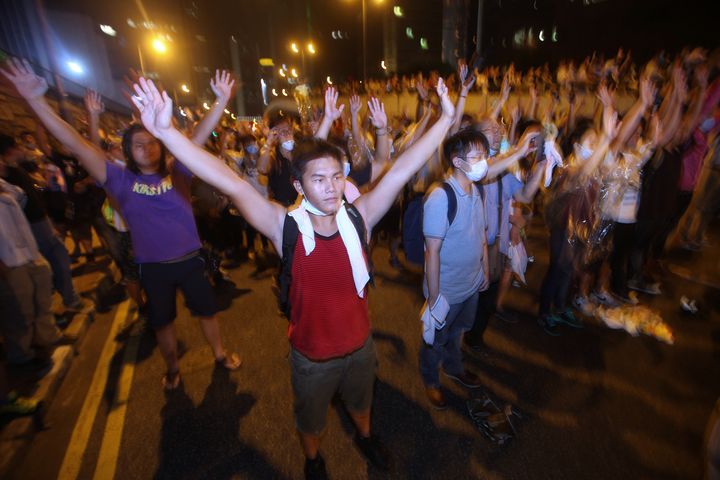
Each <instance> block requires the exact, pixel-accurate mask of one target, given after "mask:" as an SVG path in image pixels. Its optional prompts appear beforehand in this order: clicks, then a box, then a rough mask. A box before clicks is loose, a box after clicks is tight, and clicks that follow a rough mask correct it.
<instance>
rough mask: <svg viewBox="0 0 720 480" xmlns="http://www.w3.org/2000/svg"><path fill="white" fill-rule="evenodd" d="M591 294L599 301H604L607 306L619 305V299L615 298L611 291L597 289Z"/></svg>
mask: <svg viewBox="0 0 720 480" xmlns="http://www.w3.org/2000/svg"><path fill="white" fill-rule="evenodd" d="M591 296H592V298H593V300H595V301H596V302H597V303H602V304H603V305H605V306H606V307H617V306H618V305H619V303H618V301H617V300H616V299H615V298H613V296H612V295H611V294H610V292H607V291H605V290H596V291H594V292H593V293H592V294H591Z"/></svg>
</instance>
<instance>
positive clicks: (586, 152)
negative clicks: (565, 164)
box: [575, 143, 594, 161]
mask: <svg viewBox="0 0 720 480" xmlns="http://www.w3.org/2000/svg"><path fill="white" fill-rule="evenodd" d="M575 148H576V149H577V152H578V156H579V157H580V160H583V161H584V160H587V159H589V158H590V157H592V154H593V153H594V152H593V151H592V150H590V149H589V148H587V147H586V146H585V145H580V144H579V143H576V144H575Z"/></svg>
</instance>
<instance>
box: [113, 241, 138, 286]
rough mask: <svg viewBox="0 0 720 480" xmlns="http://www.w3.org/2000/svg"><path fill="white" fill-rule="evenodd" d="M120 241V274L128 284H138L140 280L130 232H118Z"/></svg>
mask: <svg viewBox="0 0 720 480" xmlns="http://www.w3.org/2000/svg"><path fill="white" fill-rule="evenodd" d="M117 236H118V239H119V241H120V259H119V260H120V262H119V267H120V272H121V273H122V277H123V280H125V281H127V282H137V281H138V280H139V279H140V273H139V272H138V265H137V263H135V256H134V255H133V249H132V240H130V232H117Z"/></svg>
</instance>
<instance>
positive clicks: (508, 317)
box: [495, 310, 518, 323]
mask: <svg viewBox="0 0 720 480" xmlns="http://www.w3.org/2000/svg"><path fill="white" fill-rule="evenodd" d="M495 316H496V317H497V318H499V319H500V320H502V321H503V322H506V323H517V322H518V319H517V317H516V316H515V315H514V314H513V313H512V312H509V311H507V310H497V311H496V312H495Z"/></svg>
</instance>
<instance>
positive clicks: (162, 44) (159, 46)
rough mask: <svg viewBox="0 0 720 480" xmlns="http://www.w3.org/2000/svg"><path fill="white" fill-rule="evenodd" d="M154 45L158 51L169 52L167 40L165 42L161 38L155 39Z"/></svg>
mask: <svg viewBox="0 0 720 480" xmlns="http://www.w3.org/2000/svg"><path fill="white" fill-rule="evenodd" d="M152 47H153V49H154V50H155V51H156V52H157V53H165V52H167V45H165V42H163V41H162V39H160V38H156V39H155V40H153V42H152Z"/></svg>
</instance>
